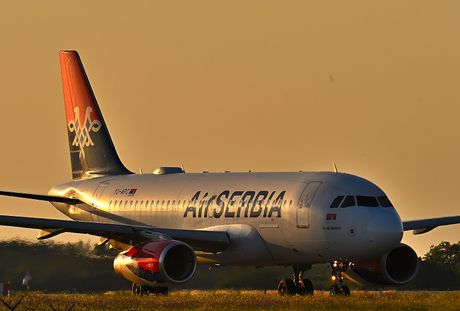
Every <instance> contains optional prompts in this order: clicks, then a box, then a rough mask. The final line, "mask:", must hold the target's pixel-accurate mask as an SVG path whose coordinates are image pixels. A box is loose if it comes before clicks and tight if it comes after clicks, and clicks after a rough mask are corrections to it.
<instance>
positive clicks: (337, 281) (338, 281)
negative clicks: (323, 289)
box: [329, 261, 350, 296]
mask: <svg viewBox="0 0 460 311" xmlns="http://www.w3.org/2000/svg"><path fill="white" fill-rule="evenodd" d="M349 267H350V263H349V262H340V261H334V262H331V269H332V277H331V278H332V281H334V285H332V287H331V288H330V289H329V295H331V296H337V295H343V296H350V288H349V287H348V286H346V285H344V284H343V275H342V272H346V271H347V270H348V268H349Z"/></svg>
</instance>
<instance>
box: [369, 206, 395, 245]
mask: <svg viewBox="0 0 460 311" xmlns="http://www.w3.org/2000/svg"><path fill="white" fill-rule="evenodd" d="M367 232H368V237H369V242H370V243H372V245H373V246H374V247H375V248H378V249H381V250H388V249H391V248H392V247H395V246H396V245H398V244H399V243H400V242H401V239H402V236H403V228H402V223H401V219H400V218H399V216H398V215H397V214H396V213H388V212H386V213H381V214H379V215H375V216H374V217H373V218H371V220H370V221H369V223H368V224H367Z"/></svg>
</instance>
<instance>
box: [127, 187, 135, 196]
mask: <svg viewBox="0 0 460 311" xmlns="http://www.w3.org/2000/svg"><path fill="white" fill-rule="evenodd" d="M136 191H137V189H130V190H129V192H128V196H133V195H135V194H136Z"/></svg>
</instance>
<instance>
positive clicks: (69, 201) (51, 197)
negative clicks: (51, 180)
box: [0, 191, 81, 205]
mask: <svg viewBox="0 0 460 311" xmlns="http://www.w3.org/2000/svg"><path fill="white" fill-rule="evenodd" d="M0 195H5V196H9V197H16V198H23V199H31V200H39V201H48V202H57V203H66V204H70V205H75V204H78V203H81V201H80V200H79V199H75V198H67V197H58V196H54V195H43V194H34V193H23V192H11V191H0Z"/></svg>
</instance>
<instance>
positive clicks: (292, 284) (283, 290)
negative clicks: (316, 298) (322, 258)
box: [278, 265, 313, 296]
mask: <svg viewBox="0 0 460 311" xmlns="http://www.w3.org/2000/svg"><path fill="white" fill-rule="evenodd" d="M292 268H293V269H294V278H293V279H282V280H281V281H280V282H279V284H278V293H279V294H280V295H281V296H284V295H289V296H293V295H295V294H299V295H301V296H305V295H313V283H312V282H311V281H310V280H309V279H302V276H303V274H304V272H305V270H308V269H309V268H310V267H309V266H306V265H296V266H293V267H292Z"/></svg>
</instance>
